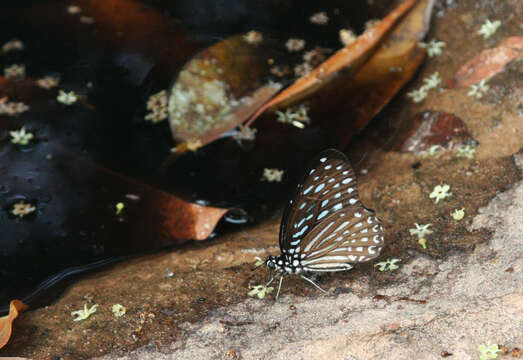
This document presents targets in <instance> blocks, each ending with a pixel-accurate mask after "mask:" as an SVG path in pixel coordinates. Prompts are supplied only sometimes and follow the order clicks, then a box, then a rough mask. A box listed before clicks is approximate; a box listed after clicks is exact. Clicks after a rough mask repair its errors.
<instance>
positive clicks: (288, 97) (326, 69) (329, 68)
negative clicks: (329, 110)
mask: <svg viewBox="0 0 523 360" xmlns="http://www.w3.org/2000/svg"><path fill="white" fill-rule="evenodd" d="M415 3H416V0H407V1H406V2H404V3H403V4H401V5H400V6H398V7H397V8H396V9H395V10H393V11H392V12H391V13H390V14H389V15H387V16H386V17H385V18H384V19H383V20H382V21H381V22H380V23H379V24H377V25H376V26H374V27H372V28H370V29H368V30H367V31H365V32H364V33H363V34H362V35H361V36H359V37H358V38H357V39H356V40H355V41H354V42H352V43H350V44H349V45H347V46H345V47H344V48H342V49H341V50H339V51H337V52H336V53H335V54H334V55H332V56H331V57H329V58H328V59H327V60H326V61H325V62H324V63H322V64H320V65H319V66H318V67H316V68H315V69H314V70H312V71H311V72H310V73H309V74H308V75H306V76H304V77H302V78H300V79H298V80H297V81H296V82H294V84H292V85H291V86H289V87H288V88H286V89H285V90H283V91H282V92H280V93H279V94H278V95H277V96H276V97H274V98H273V99H271V101H269V102H268V103H266V104H265V105H263V106H262V107H261V108H259V109H258V110H257V111H256V113H255V114H254V115H253V116H252V117H251V118H250V119H249V121H248V122H247V123H246V124H245V126H249V125H250V124H251V123H252V122H253V121H254V120H255V119H256V118H257V117H258V116H260V115H261V114H262V113H263V112H265V111H266V110H267V109H269V108H273V107H277V106H278V107H283V106H289V105H291V104H295V103H296V102H298V101H300V100H302V99H304V98H305V97H307V96H308V95H310V94H312V93H313V92H316V91H317V90H318V89H320V88H321V87H325V86H326V85H327V84H328V83H329V82H331V81H332V80H333V79H335V78H336V77H339V76H337V73H339V72H340V71H342V70H343V71H344V72H347V71H348V72H350V73H351V74H353V73H355V72H357V71H358V69H359V68H360V67H361V65H363V64H364V63H365V62H366V61H367V60H368V59H369V57H370V56H371V55H372V54H373V53H374V51H375V50H376V49H377V48H378V46H379V45H380V44H381V43H382V42H383V40H384V39H385V38H386V35H387V34H388V33H389V32H390V31H391V30H392V29H393V28H394V26H395V25H396V24H397V22H398V21H399V20H400V19H401V18H402V17H403V16H404V15H405V14H406V13H407V12H408V11H409V10H410V9H411V8H412V7H413V6H414V4H415ZM343 77H344V79H347V77H346V76H343Z"/></svg>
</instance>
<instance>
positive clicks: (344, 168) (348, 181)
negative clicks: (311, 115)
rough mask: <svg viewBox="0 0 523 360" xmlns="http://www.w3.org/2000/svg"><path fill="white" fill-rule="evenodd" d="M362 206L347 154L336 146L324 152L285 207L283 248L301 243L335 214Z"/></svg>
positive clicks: (314, 161) (308, 170)
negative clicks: (335, 148) (336, 148)
mask: <svg viewBox="0 0 523 360" xmlns="http://www.w3.org/2000/svg"><path fill="white" fill-rule="evenodd" d="M360 207H362V205H361V202H360V200H359V196H358V191H357V188H356V176H355V174H354V171H353V170H352V167H351V166H350V163H349V161H348V159H347V157H346V156H345V155H344V154H342V153H341V152H339V151H337V150H334V149H329V150H325V151H323V152H321V153H320V154H319V155H318V156H317V157H316V158H315V159H314V160H313V161H312V163H311V165H310V166H309V168H308V169H307V171H306V173H305V178H304V179H303V181H302V182H301V183H300V184H298V187H297V190H296V194H295V197H294V199H293V200H291V202H290V203H289V205H288V206H287V208H286V209H285V212H284V215H283V219H282V223H281V227H280V248H281V250H282V252H285V251H288V250H289V249H291V248H298V247H300V244H301V243H302V240H303V239H305V238H306V237H307V236H308V234H309V233H311V231H313V229H315V228H316V226H317V225H318V224H320V223H322V222H324V221H325V220H326V219H327V218H328V217H330V216H332V215H333V214H335V213H338V212H343V211H346V210H347V209H349V208H360Z"/></svg>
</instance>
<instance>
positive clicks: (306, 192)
mask: <svg viewBox="0 0 523 360" xmlns="http://www.w3.org/2000/svg"><path fill="white" fill-rule="evenodd" d="M313 187H314V185H311V186H309V187H308V188H307V189H306V190H305V191H304V192H303V195H307V194H308V193H309V192H310V191H311V190H312V188H313Z"/></svg>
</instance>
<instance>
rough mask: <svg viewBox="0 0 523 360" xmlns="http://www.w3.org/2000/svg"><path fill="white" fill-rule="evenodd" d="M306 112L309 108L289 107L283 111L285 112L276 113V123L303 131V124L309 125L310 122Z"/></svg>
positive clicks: (302, 106) (301, 106) (304, 106)
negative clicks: (289, 125)
mask: <svg viewBox="0 0 523 360" xmlns="http://www.w3.org/2000/svg"><path fill="white" fill-rule="evenodd" d="M308 112H309V108H308V107H307V106H306V105H304V104H300V105H298V106H297V107H289V108H287V109H285V112H282V111H276V115H277V118H276V121H278V122H281V123H284V124H291V125H293V126H296V127H297V128H300V129H303V128H304V127H305V124H309V123H310V120H311V119H310V118H309V114H308Z"/></svg>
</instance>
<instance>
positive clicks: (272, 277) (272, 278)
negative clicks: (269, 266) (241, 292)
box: [265, 270, 278, 287]
mask: <svg viewBox="0 0 523 360" xmlns="http://www.w3.org/2000/svg"><path fill="white" fill-rule="evenodd" d="M277 275H278V274H276V275H274V276H273V275H272V270H271V274H270V275H269V276H270V277H271V279H270V280H269V282H268V283H267V284H265V287H267V286H269V285H270V284H271V282H272V281H273V280H274V279H275V278H276V276H277Z"/></svg>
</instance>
